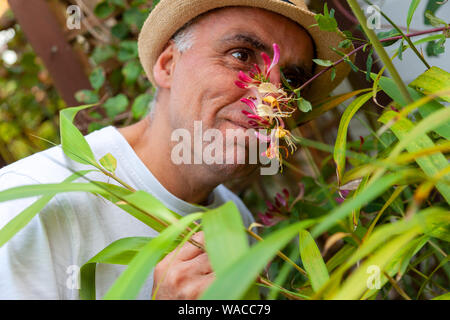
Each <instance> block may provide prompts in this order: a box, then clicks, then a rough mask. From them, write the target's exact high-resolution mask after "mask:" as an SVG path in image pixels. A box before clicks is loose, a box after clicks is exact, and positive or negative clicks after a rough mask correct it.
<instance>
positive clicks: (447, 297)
mask: <svg viewBox="0 0 450 320" xmlns="http://www.w3.org/2000/svg"><path fill="white" fill-rule="evenodd" d="M431 300H450V292H447V293H444V294H442V295H440V296H437V297H434V298H433V299H431Z"/></svg>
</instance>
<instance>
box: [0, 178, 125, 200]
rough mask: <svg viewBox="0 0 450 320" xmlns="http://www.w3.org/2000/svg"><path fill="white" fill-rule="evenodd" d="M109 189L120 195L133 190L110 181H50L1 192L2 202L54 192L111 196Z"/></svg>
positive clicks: (0, 198)
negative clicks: (109, 182)
mask: <svg viewBox="0 0 450 320" xmlns="http://www.w3.org/2000/svg"><path fill="white" fill-rule="evenodd" d="M108 189H111V190H112V191H113V192H115V193H119V195H120V196H123V195H127V194H130V193H131V191H129V190H127V189H125V188H122V187H119V186H116V185H113V184H108V183H102V182H96V184H93V183H64V182H63V183H48V184H32V185H25V186H20V187H14V188H10V189H7V190H4V191H1V192H0V202H4V201H10V200H15V199H22V198H29V197H35V196H43V195H48V194H53V193H64V192H80V191H82V192H90V193H93V194H96V193H97V194H100V195H102V196H104V197H109V198H110V199H112V198H111V194H110V193H109V191H108Z"/></svg>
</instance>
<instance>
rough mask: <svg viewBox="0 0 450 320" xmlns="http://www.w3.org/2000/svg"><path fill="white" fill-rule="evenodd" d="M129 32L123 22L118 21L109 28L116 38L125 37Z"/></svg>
mask: <svg viewBox="0 0 450 320" xmlns="http://www.w3.org/2000/svg"><path fill="white" fill-rule="evenodd" d="M129 32H130V29H128V26H127V24H126V23H124V22H118V23H117V24H116V25H115V26H114V27H112V28H111V33H112V35H113V36H115V37H116V38H118V39H121V40H122V39H125V38H126V37H127V35H128V33H129Z"/></svg>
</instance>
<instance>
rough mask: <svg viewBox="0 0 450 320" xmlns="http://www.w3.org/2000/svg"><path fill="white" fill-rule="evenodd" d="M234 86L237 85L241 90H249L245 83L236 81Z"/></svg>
mask: <svg viewBox="0 0 450 320" xmlns="http://www.w3.org/2000/svg"><path fill="white" fill-rule="evenodd" d="M234 84H235V85H237V86H238V87H239V88H241V89H247V85H246V84H245V83H243V82H240V81H235V82H234Z"/></svg>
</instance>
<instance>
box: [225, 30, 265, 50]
mask: <svg viewBox="0 0 450 320" xmlns="http://www.w3.org/2000/svg"><path fill="white" fill-rule="evenodd" d="M220 41H221V42H230V43H233V42H244V43H247V44H248V45H250V46H252V47H253V48H254V49H256V50H259V51H264V52H269V51H270V48H269V46H268V45H267V44H265V43H264V42H263V41H261V39H259V38H258V37H257V36H255V35H254V34H250V33H236V34H233V35H231V36H226V37H224V38H222V39H221V40H220Z"/></svg>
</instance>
